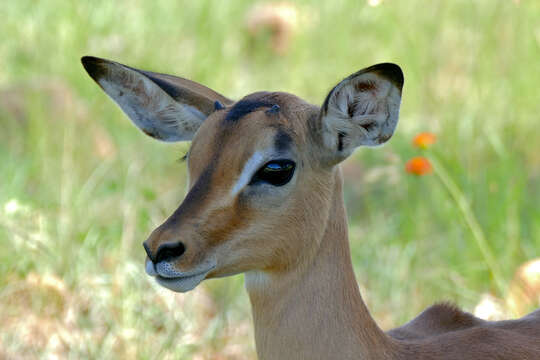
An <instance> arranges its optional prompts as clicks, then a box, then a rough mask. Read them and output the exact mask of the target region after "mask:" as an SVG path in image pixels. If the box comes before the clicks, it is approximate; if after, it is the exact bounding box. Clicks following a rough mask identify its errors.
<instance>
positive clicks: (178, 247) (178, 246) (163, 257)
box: [145, 241, 186, 264]
mask: <svg viewBox="0 0 540 360" xmlns="http://www.w3.org/2000/svg"><path fill="white" fill-rule="evenodd" d="M146 248H147V247H146V246H145V249H146ZM185 251H186V247H185V246H184V244H183V243H182V242H180V241H178V242H175V243H165V244H161V245H159V247H158V249H157V252H156V256H155V258H154V259H153V258H152V256H150V254H149V255H148V257H149V258H150V260H152V261H153V262H154V264H157V263H159V262H161V261H170V260H172V259H174V258H177V257H180V256H182V254H183V253H184V252H185ZM149 252H150V251H149V250H146V253H147V254H148V253H149Z"/></svg>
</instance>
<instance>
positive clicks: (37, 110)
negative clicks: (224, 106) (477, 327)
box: [0, 0, 540, 359]
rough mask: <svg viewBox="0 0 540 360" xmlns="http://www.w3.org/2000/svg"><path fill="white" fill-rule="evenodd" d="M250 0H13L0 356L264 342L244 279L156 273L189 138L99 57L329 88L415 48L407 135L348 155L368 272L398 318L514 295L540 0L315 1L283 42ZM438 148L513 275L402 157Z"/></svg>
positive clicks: (530, 232) (2, 160)
mask: <svg viewBox="0 0 540 360" xmlns="http://www.w3.org/2000/svg"><path fill="white" fill-rule="evenodd" d="M250 4H251V2H250V1H247V0H245V1H230V2H226V3H225V2H217V1H214V2H212V1H165V0H159V1H154V2H144V1H136V2H111V1H104V0H103V1H98V0H96V1H92V2H65V1H59V0H50V1H47V2H38V3H36V2H34V1H30V0H18V1H8V2H6V3H5V4H3V6H2V9H1V10H0V14H1V15H2V22H1V23H0V34H2V41H1V42H0V174H1V180H0V246H1V248H2V251H0V334H1V335H0V357H8V358H10V357H12V358H20V357H27V358H42V357H49V356H51V355H54V354H56V355H58V356H59V357H61V358H81V357H84V358H142V359H147V358H148V359H150V358H186V359H190V358H196V357H195V356H198V357H197V358H217V356H218V354H219V355H220V356H222V358H230V359H244V358H253V357H254V345H253V340H252V328H251V319H250V312H249V303H248V301H247V296H246V294H245V292H244V290H243V285H242V277H241V276H237V277H234V278H231V279H220V280H212V281H208V282H206V283H205V284H204V285H203V286H202V287H200V288H199V289H198V290H196V291H195V292H193V293H188V294H185V295H184V294H173V293H172V292H168V291H166V290H163V289H160V288H158V287H157V286H156V285H154V284H153V283H152V282H151V281H150V279H148V277H147V276H145V275H144V271H143V267H142V264H143V260H144V253H143V251H142V247H141V245H140V244H141V242H142V241H143V240H144V239H145V238H146V236H147V235H148V234H149V233H150V231H151V230H152V229H153V228H154V227H155V226H156V225H158V224H160V223H161V222H162V221H163V219H164V218H165V217H166V216H167V215H169V214H170V213H171V212H172V211H173V210H174V209H175V208H176V206H177V205H178V204H179V203H180V202H181V200H182V197H183V195H184V189H185V181H186V180H185V172H186V170H185V164H182V163H178V162H177V161H176V160H177V159H178V158H179V157H181V156H182V155H183V152H185V151H186V149H187V144H177V145H166V144H161V143H158V142H155V141H153V140H152V139H150V138H148V137H145V136H143V135H141V134H140V133H139V132H138V131H137V130H136V129H135V127H134V126H132V125H131V124H130V123H129V121H128V120H127V118H126V117H125V116H124V115H123V114H122V113H121V111H120V110H119V109H118V108H117V107H116V106H115V105H114V104H113V103H112V102H111V101H110V100H109V99H108V98H107V97H106V96H105V95H104V94H103V93H102V91H101V90H100V89H99V88H98V87H97V86H96V85H95V84H94V83H93V82H92V81H91V79H90V78H89V77H88V76H87V75H86V73H85V72H84V70H83V68H82V66H81V65H80V62H79V59H80V57H81V56H83V55H88V54H90V55H95V56H100V57H105V58H110V59H115V60H118V61H120V62H123V63H127V64H130V65H132V66H136V67H139V68H143V69H148V70H154V71H159V72H166V73H172V74H178V75H181V76H184V77H187V78H190V79H193V80H196V81H199V82H201V83H203V84H206V85H208V86H209V87H212V88H214V89H215V90H217V91H219V92H221V93H223V94H225V95H227V96H230V97H232V98H235V99H238V98H240V97H242V96H243V95H246V94H248V93H250V92H253V91H257V90H282V91H289V92H292V93H295V94H297V95H300V96H302V97H304V98H306V99H307V100H309V101H311V102H313V103H321V102H322V100H323V99H324V97H325V95H326V93H327V92H328V90H329V89H330V88H331V87H332V86H333V85H334V84H335V83H336V82H337V81H339V80H340V79H341V78H343V77H345V76H347V75H348V74H350V73H352V72H354V71H356V70H358V69H360V68H362V67H365V66H368V65H371V64H374V63H377V62H382V61H392V62H396V63H398V64H400V66H402V68H403V71H404V73H405V77H406V82H405V88H404V90H403V102H402V108H401V118H400V125H399V127H398V130H397V133H396V135H395V136H394V138H393V139H392V141H390V143H389V144H388V145H386V146H384V147H382V148H378V149H375V150H372V149H362V150H360V151H357V152H356V153H355V154H354V156H353V157H352V158H351V159H349V160H347V161H346V163H345V164H344V170H345V174H346V180H345V181H346V203H347V207H348V210H349V219H350V227H351V231H350V235H351V245H352V252H353V260H354V264H355V270H356V272H357V276H358V280H359V283H360V284H361V286H362V288H363V289H364V297H365V298H366V299H367V301H368V304H369V306H370V308H371V309H372V311H373V313H374V315H375V317H376V318H377V320H379V322H380V323H381V324H382V325H383V326H384V327H385V328H387V327H390V326H395V325H398V324H400V323H402V322H404V321H407V320H408V319H410V318H411V317H413V316H414V315H416V314H417V313H418V312H419V311H421V310H422V309H423V308H424V307H426V306H427V305H429V304H430V303H432V302H434V301H440V300H452V301H455V302H457V303H458V304H459V305H460V306H463V307H464V308H465V309H467V310H472V309H473V308H474V306H475V305H476V304H477V303H478V301H479V300H480V297H481V295H482V294H484V293H492V294H494V295H496V296H498V297H500V298H505V296H506V295H507V292H508V289H507V286H508V284H509V283H510V281H511V280H512V277H513V274H514V271H515V270H516V268H517V267H518V266H519V265H520V264H522V263H523V262H525V261H526V260H528V259H532V258H535V257H538V256H539V253H540V205H539V204H540V145H539V144H540V132H539V131H538V125H537V124H538V114H539V113H540V102H539V101H538V99H540V90H539V86H538V79H540V62H539V61H538V59H540V27H539V25H538V24H539V23H540V3H537V2H534V1H521V2H519V1H510V0H507V1H503V0H479V1H475V2H470V1H465V0H458V1H452V2H443V1H431V2H426V1H419V0H418V1H406V2H405V1H391V0H387V1H384V2H383V3H382V4H381V5H379V6H377V7H370V6H368V5H367V3H364V2H363V1H345V0H343V1H331V2H323V3H320V4H314V3H311V2H309V1H298V2H296V3H295V6H296V8H297V9H298V13H299V20H298V24H299V25H298V28H297V29H296V31H295V33H294V35H293V37H292V39H291V44H290V47H289V49H288V50H287V51H286V52H285V53H284V54H283V55H277V54H276V53H275V52H274V51H272V49H271V46H270V43H269V38H270V34H269V33H268V32H266V33H261V34H259V35H256V36H252V35H250V34H249V33H248V31H247V30H246V25H245V18H246V13H247V12H248V10H249V8H250V6H251V5H250ZM420 131H431V132H433V133H435V134H436V135H437V137H438V141H437V143H436V144H435V145H434V146H433V147H432V148H431V149H429V150H426V151H424V152H421V151H419V150H418V149H415V148H413V147H412V146H411V139H412V137H413V136H414V135H415V134H416V133H418V132H420ZM421 153H423V154H424V155H428V156H430V157H432V158H434V159H436V160H437V163H438V164H439V165H440V166H442V167H443V168H444V169H445V170H446V173H447V175H448V177H449V179H450V180H451V181H452V182H453V183H455V185H456V187H457V189H458V190H459V193H460V194H461V195H460V196H462V199H461V200H462V201H464V204H466V208H467V209H468V210H467V211H468V216H469V217H470V216H472V217H474V221H475V222H477V224H478V226H479V229H480V231H481V232H482V234H483V235H482V236H484V237H485V243H486V244H487V247H488V252H489V253H490V254H491V255H488V258H489V256H492V257H493V259H495V263H496V265H495V266H496V267H497V269H498V270H497V274H496V275H495V276H494V273H493V271H492V269H491V268H490V266H489V261H487V258H486V250H485V249H484V251H482V250H481V248H480V247H479V246H478V244H479V243H478V237H477V236H475V235H474V233H473V232H472V231H471V227H470V222H467V221H468V220H467V216H465V217H464V212H463V209H460V207H459V206H458V203H457V202H456V201H455V199H454V198H453V197H452V194H451V193H449V191H448V188H447V187H445V185H444V183H443V182H442V181H441V178H440V177H439V176H437V175H430V176H423V177H413V176H411V175H407V174H406V173H405V172H404V163H405V161H406V160H407V159H409V158H411V157H412V156H415V155H418V154H421ZM469 220H470V219H469ZM533 306H534V305H533ZM536 306H538V304H537V305H536Z"/></svg>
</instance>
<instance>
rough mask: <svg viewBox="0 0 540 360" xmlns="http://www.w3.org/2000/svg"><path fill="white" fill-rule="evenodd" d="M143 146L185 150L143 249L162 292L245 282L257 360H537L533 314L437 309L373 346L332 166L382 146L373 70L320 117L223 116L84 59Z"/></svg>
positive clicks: (272, 111)
mask: <svg viewBox="0 0 540 360" xmlns="http://www.w3.org/2000/svg"><path fill="white" fill-rule="evenodd" d="M82 62H83V65H84V67H85V68H86V70H87V71H88V73H89V74H90V76H91V77H92V78H93V79H94V80H95V81H96V82H97V83H98V84H99V85H100V86H101V88H102V89H103V90H104V91H105V92H106V93H107V94H108V95H109V96H110V97H111V98H112V99H113V100H114V101H115V102H116V103H117V104H118V105H119V106H120V107H121V108H122V109H123V110H124V112H125V113H126V114H127V115H128V116H129V117H130V119H131V120H132V121H133V122H134V123H135V125H137V126H138V127H139V128H140V129H141V130H142V131H143V132H144V133H146V134H147V135H149V136H152V137H154V138H156V139H159V140H163V141H192V144H191V148H190V150H189V153H188V156H187V163H188V170H189V191H188V193H187V195H186V197H185V199H184V201H183V202H182V203H181V205H180V206H179V207H178V209H177V210H176V211H175V212H174V213H173V214H172V215H171V216H170V217H169V218H168V219H167V220H166V221H165V222H164V223H163V224H162V225H161V226H159V227H158V228H157V229H155V230H154V231H153V232H152V234H151V235H150V237H149V238H148V239H147V240H146V241H145V242H144V244H143V245H144V249H145V251H146V253H147V259H146V272H147V273H148V274H149V275H150V276H153V277H155V279H156V281H157V282H159V283H160V284H161V285H163V286H164V287H167V288H169V289H171V290H173V291H177V292H185V291H189V290H191V289H193V288H194V287H196V286H197V285H198V284H199V283H200V282H201V281H203V280H204V279H209V278H216V277H223V276H229V275H234V274H238V273H245V284H246V289H247V291H248V293H249V298H250V301H251V305H252V311H253V320H254V325H255V341H256V347H257V353H258V356H259V358H260V359H460V360H462V359H540V311H536V312H534V313H532V314H529V315H528V316H526V317H524V318H521V319H518V320H508V321H501V322H487V321H484V320H481V319H478V318H475V317H474V316H472V315H471V314H468V313H465V312H462V311H461V310H459V309H457V308H455V307H453V306H450V305H445V304H439V305H434V306H432V307H430V308H428V309H427V310H425V311H424V312H423V313H421V314H420V315H419V316H418V317H417V318H415V319H413V320H412V321H410V322H409V323H407V324H406V325H404V326H402V327H400V328H397V329H394V330H391V331H389V332H387V333H385V332H383V331H382V330H381V329H380V328H379V327H378V326H377V324H376V323H375V321H374V320H373V318H372V317H371V315H370V314H369V311H368V309H367V308H366V306H365V304H364V302H363V300H362V297H361V295H360V292H359V290H358V285H357V283H356V281H355V276H354V273H353V268H352V264H351V258H350V253H349V243H348V234H347V220H346V212H345V208H344V203H343V196H342V176H341V172H340V168H339V163H340V162H341V161H343V160H344V159H345V158H347V157H348V156H349V155H350V154H351V153H352V152H353V151H354V149H355V148H356V147H359V146H375V145H379V144H382V143H384V142H386V141H387V140H388V139H390V137H391V136H392V134H393V132H394V130H395V128H396V124H397V121H398V115H399V105H400V101H401V90H402V86H403V74H402V72H401V69H400V68H399V67H398V66H397V65H394V64H379V65H375V66H372V67H369V68H366V69H363V70H360V71H358V72H357V73H354V74H352V75H350V76H349V77H347V78H346V79H344V80H343V81H341V82H340V83H338V84H337V85H336V86H335V87H334V88H333V89H332V90H331V91H330V93H329V94H328V96H327V97H326V100H325V101H324V103H323V105H322V106H321V107H319V106H315V105H312V104H309V103H307V102H305V101H304V100H302V99H300V98H298V97H296V96H294V95H291V94H287V93H282V92H257V93H253V94H251V95H248V96H246V97H244V98H243V99H241V100H239V101H237V102H234V101H232V100H230V99H228V98H226V97H224V96H223V95H220V94H218V93H216V92H215V91H213V90H210V89H208V88H206V87H205V86H203V85H200V84H198V83H195V82H192V81H189V80H186V79H182V78H178V77H174V76H171V75H164V74H158V73H152V72H147V71H142V70H137V69H134V68H130V67H128V66H125V65H122V64H118V63H115V62H112V61H108V60H103V59H98V58H94V57H84V58H83V59H82Z"/></svg>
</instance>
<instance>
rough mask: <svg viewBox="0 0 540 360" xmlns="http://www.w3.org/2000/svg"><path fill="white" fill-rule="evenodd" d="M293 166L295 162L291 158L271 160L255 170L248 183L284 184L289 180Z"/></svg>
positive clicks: (292, 172)
mask: <svg viewBox="0 0 540 360" xmlns="http://www.w3.org/2000/svg"><path fill="white" fill-rule="evenodd" d="M295 167H296V164H295V163H294V161H291V160H272V161H270V162H267V163H266V164H265V165H264V166H263V167H262V168H260V169H259V171H257V173H256V174H255V175H254V176H253V178H252V179H251V182H250V185H252V184H256V183H261V182H265V183H269V184H271V185H274V186H282V185H285V184H286V183H288V182H289V181H290V180H291V178H292V176H293V174H294V168H295Z"/></svg>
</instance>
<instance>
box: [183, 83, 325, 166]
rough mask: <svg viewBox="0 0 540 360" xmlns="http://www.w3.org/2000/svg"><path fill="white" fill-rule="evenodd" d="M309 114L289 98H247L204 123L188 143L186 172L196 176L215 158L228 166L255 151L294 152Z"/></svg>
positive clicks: (278, 95)
mask: <svg viewBox="0 0 540 360" xmlns="http://www.w3.org/2000/svg"><path fill="white" fill-rule="evenodd" d="M276 105H277V106H276ZM312 113H313V114H314V113H317V112H316V108H315V107H314V106H312V105H310V104H308V103H306V102H305V101H303V100H301V99H300V98H298V97H296V96H294V95H291V94H287V93H255V94H252V95H249V96H247V97H245V98H243V99H242V100H240V101H238V102H236V103H235V104H234V105H233V106H231V107H227V108H225V109H223V110H219V111H216V112H214V113H213V114H212V115H210V116H209V117H208V118H207V119H206V120H205V121H204V123H203V124H202V125H201V128H200V129H199V131H198V132H197V134H196V136H195V138H194V139H193V142H192V146H191V149H190V155H189V165H190V170H191V172H199V171H197V170H198V169H199V168H200V167H205V166H208V165H209V164H210V163H211V162H216V161H217V160H218V158H219V159H221V160H223V161H226V162H227V163H228V165H229V166H231V165H234V164H235V163H242V161H245V160H246V159H247V158H249V157H250V156H251V155H252V154H253V153H254V152H255V151H259V150H267V151H274V152H276V153H287V152H289V153H290V152H293V151H295V150H298V148H299V147H302V146H303V145H304V144H305V141H306V132H307V129H308V117H309V116H311V115H312ZM220 162H222V161H220ZM199 170H202V169H199Z"/></svg>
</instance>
